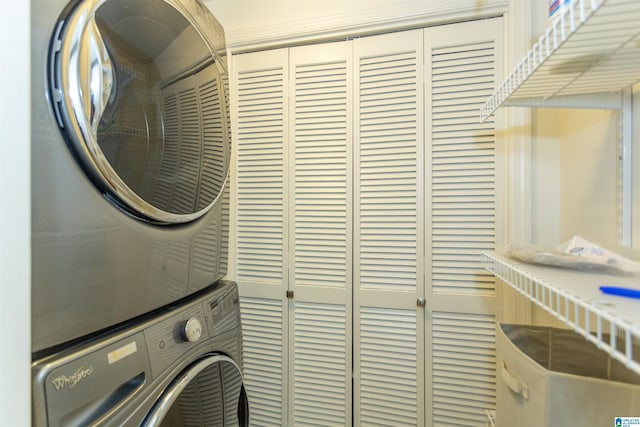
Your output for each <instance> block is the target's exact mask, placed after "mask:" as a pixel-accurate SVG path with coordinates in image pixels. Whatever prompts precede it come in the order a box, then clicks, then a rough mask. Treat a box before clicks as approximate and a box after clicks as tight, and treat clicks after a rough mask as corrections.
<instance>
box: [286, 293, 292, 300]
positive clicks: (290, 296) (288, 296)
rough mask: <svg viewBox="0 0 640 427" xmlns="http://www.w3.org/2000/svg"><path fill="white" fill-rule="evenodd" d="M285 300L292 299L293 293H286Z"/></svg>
mask: <svg viewBox="0 0 640 427" xmlns="http://www.w3.org/2000/svg"><path fill="white" fill-rule="evenodd" d="M287 298H289V299H293V291H287Z"/></svg>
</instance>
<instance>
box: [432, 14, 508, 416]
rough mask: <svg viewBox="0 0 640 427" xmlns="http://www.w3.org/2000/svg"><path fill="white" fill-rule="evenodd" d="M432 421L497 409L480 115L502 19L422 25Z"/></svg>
mask: <svg viewBox="0 0 640 427" xmlns="http://www.w3.org/2000/svg"><path fill="white" fill-rule="evenodd" d="M424 34H425V38H424V39H425V63H426V74H427V76H428V77H427V79H426V82H425V91H426V102H425V123H426V147H427V148H426V153H425V154H426V168H427V170H428V173H427V175H426V195H427V197H426V205H425V213H426V215H427V217H426V224H427V230H426V232H427V234H426V236H427V241H426V262H425V265H426V272H427V279H426V287H427V294H426V301H427V304H426V308H427V313H426V315H427V340H426V341H427V348H428V349H429V350H428V351H427V359H426V366H427V370H428V372H427V376H426V378H427V381H426V384H425V387H426V401H427V405H426V407H427V421H426V423H425V424H426V425H429V426H434V427H435V426H449V425H461V426H484V425H485V419H486V418H485V410H486V409H492V408H495V373H496V371H495V337H494V321H495V283H494V279H493V276H492V275H491V274H489V273H488V272H486V271H485V270H484V269H483V268H482V267H481V265H480V252H481V251H482V250H492V249H494V247H495V244H496V240H498V241H500V238H499V236H496V227H495V224H496V214H497V213H498V212H499V211H500V209H499V208H498V207H497V200H496V194H499V192H498V191H496V171H497V170H500V166H499V164H500V161H499V158H498V157H497V156H496V132H495V123H494V119H493V117H491V118H490V119H489V120H488V121H487V122H485V123H480V122H479V119H478V111H479V109H480V107H481V106H482V104H483V103H484V102H485V100H486V99H488V97H489V96H490V95H491V93H492V91H493V89H494V87H495V84H496V80H497V79H499V76H498V75H497V74H498V70H499V69H500V67H501V61H502V60H501V58H502V56H501V52H502V47H501V43H500V39H501V35H502V20H501V19H499V18H495V19H487V20H481V21H474V22H465V23H460V24H452V25H446V26H441V27H433V28H427V29H425V33H424Z"/></svg>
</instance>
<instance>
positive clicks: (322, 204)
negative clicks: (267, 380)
mask: <svg viewBox="0 0 640 427" xmlns="http://www.w3.org/2000/svg"><path fill="white" fill-rule="evenodd" d="M351 76H352V66H351V51H350V44H349V43H348V42H340V43H327V44H323V45H316V46H304V47H297V48H292V49H290V89H289V91H290V93H291V103H290V106H289V114H290V117H291V122H290V128H289V135H290V138H289V142H290V144H289V146H288V158H289V159H290V161H289V164H288V165H287V167H288V169H289V186H288V188H289V193H288V194H289V200H290V211H289V215H290V217H289V236H290V237H289V259H290V268H289V283H290V285H289V289H290V290H292V291H293V300H292V301H291V303H290V308H291V318H290V332H289V334H290V335H289V337H290V338H289V339H290V350H289V351H290V357H291V359H290V371H291V373H292V374H291V377H290V382H289V390H290V395H289V396H290V398H289V420H290V425H318V426H329V425H334V426H344V425H349V424H350V423H351V358H352V352H351V347H352V321H351V318H352V314H351V313H352V303H351V301H352V297H351V287H352V266H351V264H352V262H351V260H352V255H351V254H352V231H351V230H352V225H351V222H352V213H351V212H352V211H351V204H352V189H351V187H352V183H351V176H352V165H351V163H352V161H351V151H352V147H351V141H352V131H351V108H352V95H351V93H352V91H351V86H352V83H351V79H352V77H351Z"/></svg>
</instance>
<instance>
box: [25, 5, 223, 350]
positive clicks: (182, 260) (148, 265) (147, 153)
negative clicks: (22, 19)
mask: <svg viewBox="0 0 640 427" xmlns="http://www.w3.org/2000/svg"><path fill="white" fill-rule="evenodd" d="M227 84H228V79H227V69H226V63H225V41H224V32H223V30H222V27H221V26H220V24H219V23H218V22H217V21H216V20H215V18H214V17H213V16H212V15H211V13H210V12H209V10H208V9H207V8H206V7H204V6H203V5H202V4H201V3H200V2H199V1H198V0H77V1H72V2H71V3H68V0H35V3H34V5H33V7H32V150H31V151H32V212H33V214H32V254H33V255H32V307H31V310H32V349H33V351H34V352H35V353H36V354H43V352H45V353H46V352H51V351H55V350H56V349H57V348H58V347H59V346H60V345H67V344H68V343H70V342H72V341H73V340H76V339H79V338H80V337H84V336H86V335H88V334H92V333H95V332H96V331H101V330H105V329H106V328H109V327H113V326H114V325H118V324H120V323H122V322H124V321H126V320H128V319H131V318H134V317H136V316H140V315H143V314H144V313H147V312H149V311H151V310H153V309H156V308H158V307H162V306H164V305H166V304H169V303H172V302H174V301H177V300H179V299H181V298H183V297H185V296H187V295H189V294H191V293H193V292H196V291H197V290H199V289H202V288H203V287H206V286H208V285H210V284H212V283H214V282H215V281H216V280H218V279H220V278H221V277H223V276H224V274H225V272H226V262H227V246H228V225H227V220H228V200H227V198H228V196H227V194H228V192H227V190H226V181H227V173H228V163H229V151H230V142H229V128H228V123H229V122H228V115H227V114H228V113H227V111H228V109H227V105H228V103H227V99H228V98H227Z"/></svg>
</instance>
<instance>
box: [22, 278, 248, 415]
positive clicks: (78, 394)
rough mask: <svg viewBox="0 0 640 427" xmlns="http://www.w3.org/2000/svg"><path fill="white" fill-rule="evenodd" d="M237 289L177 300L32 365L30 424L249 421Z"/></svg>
mask: <svg viewBox="0 0 640 427" xmlns="http://www.w3.org/2000/svg"><path fill="white" fill-rule="evenodd" d="M241 367H242V335H241V330H240V311H239V303H238V290H237V287H236V285H235V283H233V282H225V281H222V282H218V283H217V284H216V285H214V286H212V287H210V288H208V289H206V290H204V291H201V292H198V293H196V294H194V295H193V296H191V297H188V298H187V299H186V300H184V301H182V302H181V303H180V304H174V305H172V306H169V307H166V308H164V309H161V310H160V311H158V312H156V313H153V314H152V315H149V316H147V317H146V318H144V319H141V320H140V321H138V322H133V323H132V324H130V325H128V326H126V327H124V328H121V330H119V331H112V332H111V333H108V334H105V335H103V336H101V337H99V338H96V339H92V340H89V342H87V343H78V344H77V345H75V346H72V347H68V348H66V349H64V350H63V351H61V352H60V353H57V354H52V355H49V356H47V357H46V358H44V359H41V360H38V361H36V362H34V363H33V367H32V368H33V373H34V375H33V378H34V382H33V386H32V387H33V396H34V397H33V424H34V426H36V427H41V426H52V427H54V426H87V425H92V426H94V425H95V426H146V427H152V426H171V427H174V426H184V427H189V426H213V427H229V426H234V427H235V426H241V427H244V426H247V425H248V423H249V406H248V401H247V396H246V394H245V391H244V386H243V378H242V371H241Z"/></svg>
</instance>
